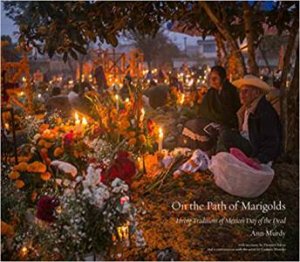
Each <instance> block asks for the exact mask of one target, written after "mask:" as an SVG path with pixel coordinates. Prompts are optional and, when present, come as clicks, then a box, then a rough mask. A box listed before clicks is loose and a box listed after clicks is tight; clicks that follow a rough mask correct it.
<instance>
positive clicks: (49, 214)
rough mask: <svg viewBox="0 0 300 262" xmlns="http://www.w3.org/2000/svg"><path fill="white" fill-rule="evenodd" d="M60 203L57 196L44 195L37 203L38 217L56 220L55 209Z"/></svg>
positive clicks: (45, 219)
mask: <svg viewBox="0 0 300 262" xmlns="http://www.w3.org/2000/svg"><path fill="white" fill-rule="evenodd" d="M58 205H59V200H58V199H57V198H55V197H50V196H42V197H41V198H40V200H39V201H38V203H37V212H36V217H37V218H38V219H41V220H44V221H46V222H50V223H51V222H53V221H54V220H55V216H54V211H55V208H56V207H57V206H58Z"/></svg>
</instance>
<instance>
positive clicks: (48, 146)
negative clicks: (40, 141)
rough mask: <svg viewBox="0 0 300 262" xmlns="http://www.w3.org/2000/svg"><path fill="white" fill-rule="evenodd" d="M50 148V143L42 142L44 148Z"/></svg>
mask: <svg viewBox="0 0 300 262" xmlns="http://www.w3.org/2000/svg"><path fill="white" fill-rule="evenodd" d="M51 146H52V143H50V142H46V141H45V142H44V147H45V148H50V147H51Z"/></svg>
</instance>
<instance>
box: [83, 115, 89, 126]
mask: <svg viewBox="0 0 300 262" xmlns="http://www.w3.org/2000/svg"><path fill="white" fill-rule="evenodd" d="M87 124H88V122H87V120H86V118H85V117H83V118H82V125H83V126H86V125H87Z"/></svg>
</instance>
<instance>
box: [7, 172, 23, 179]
mask: <svg viewBox="0 0 300 262" xmlns="http://www.w3.org/2000/svg"><path fill="white" fill-rule="evenodd" d="M8 177H9V178H10V179H12V180H16V179H18V178H19V177H20V173H19V172H18V171H12V172H10V173H9V175H8Z"/></svg>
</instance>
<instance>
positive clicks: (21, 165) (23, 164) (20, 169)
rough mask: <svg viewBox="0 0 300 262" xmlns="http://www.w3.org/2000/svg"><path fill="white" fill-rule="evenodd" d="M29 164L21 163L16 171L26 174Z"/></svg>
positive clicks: (15, 168) (16, 167)
mask: <svg viewBox="0 0 300 262" xmlns="http://www.w3.org/2000/svg"><path fill="white" fill-rule="evenodd" d="M27 167H28V164H27V163H25V162H20V163H19V164H17V165H16V166H14V170H16V171H19V172H26V171H27Z"/></svg>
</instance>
